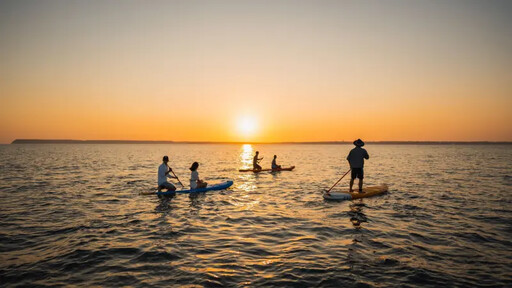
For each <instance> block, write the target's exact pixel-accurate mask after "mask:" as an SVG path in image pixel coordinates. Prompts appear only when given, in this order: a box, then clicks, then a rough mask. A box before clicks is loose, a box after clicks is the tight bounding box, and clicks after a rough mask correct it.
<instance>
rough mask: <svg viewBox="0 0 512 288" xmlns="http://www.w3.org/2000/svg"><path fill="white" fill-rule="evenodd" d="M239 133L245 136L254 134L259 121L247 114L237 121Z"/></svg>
mask: <svg viewBox="0 0 512 288" xmlns="http://www.w3.org/2000/svg"><path fill="white" fill-rule="evenodd" d="M237 128H238V133H239V134H240V135H242V136H244V137H249V136H253V135H254V134H255V133H256V130H257V129H258V123H257V121H256V119H254V118H253V117H249V116H245V117H242V118H240V119H238V121H237Z"/></svg>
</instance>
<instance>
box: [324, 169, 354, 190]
mask: <svg viewBox="0 0 512 288" xmlns="http://www.w3.org/2000/svg"><path fill="white" fill-rule="evenodd" d="M350 170H352V168H351V169H348V171H347V173H345V174H343V176H341V178H340V180H338V181H336V183H334V185H332V187H331V189H329V190H327V192H325V193H329V192H331V190H332V188H334V186H336V185H338V183H340V181H341V179H343V177H345V176H347V174H348V172H350Z"/></svg>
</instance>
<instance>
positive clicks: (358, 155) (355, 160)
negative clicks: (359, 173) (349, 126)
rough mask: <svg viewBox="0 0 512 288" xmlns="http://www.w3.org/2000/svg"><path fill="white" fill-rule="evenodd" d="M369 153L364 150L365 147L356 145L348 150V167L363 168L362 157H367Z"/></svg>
mask: <svg viewBox="0 0 512 288" xmlns="http://www.w3.org/2000/svg"><path fill="white" fill-rule="evenodd" d="M369 158H370V155H368V152H366V150H365V149H363V148H361V147H356V148H354V149H352V150H350V153H348V156H347V160H348V162H349V163H350V168H363V166H364V159H369Z"/></svg>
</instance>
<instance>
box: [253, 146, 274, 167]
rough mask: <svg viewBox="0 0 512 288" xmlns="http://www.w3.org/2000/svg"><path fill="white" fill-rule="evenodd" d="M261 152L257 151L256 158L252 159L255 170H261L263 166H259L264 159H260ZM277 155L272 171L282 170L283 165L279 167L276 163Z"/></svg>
mask: <svg viewBox="0 0 512 288" xmlns="http://www.w3.org/2000/svg"><path fill="white" fill-rule="evenodd" d="M259 154H260V152H259V151H256V155H254V158H253V159H252V167H253V169H254V170H261V166H260V165H259V163H260V161H261V160H262V159H263V157H261V158H258V156H259ZM276 159H277V155H274V159H273V160H272V170H277V169H281V165H277V163H276Z"/></svg>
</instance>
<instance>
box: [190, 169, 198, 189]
mask: <svg viewBox="0 0 512 288" xmlns="http://www.w3.org/2000/svg"><path fill="white" fill-rule="evenodd" d="M197 180H199V173H197V171H192V173H190V189H196V187H197Z"/></svg>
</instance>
